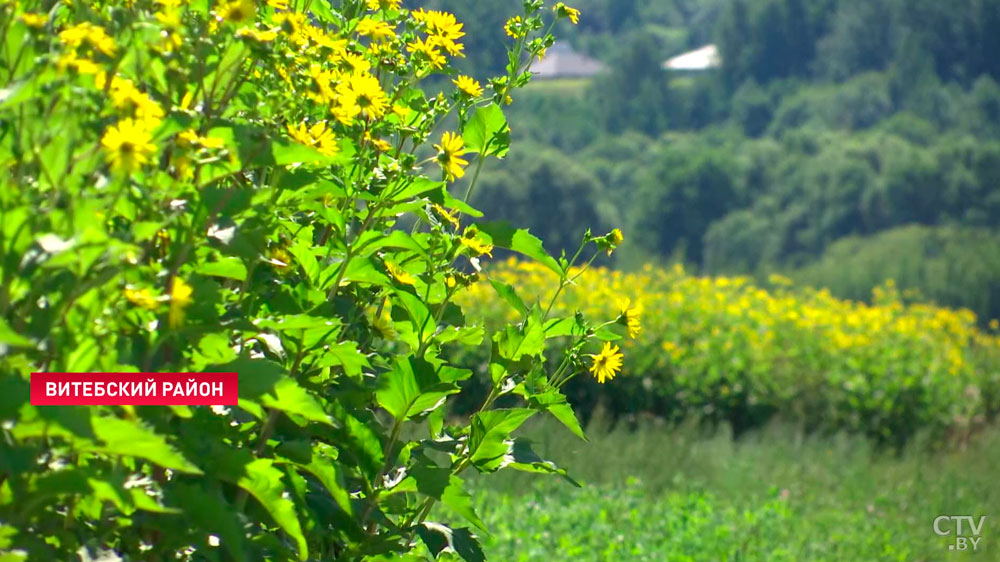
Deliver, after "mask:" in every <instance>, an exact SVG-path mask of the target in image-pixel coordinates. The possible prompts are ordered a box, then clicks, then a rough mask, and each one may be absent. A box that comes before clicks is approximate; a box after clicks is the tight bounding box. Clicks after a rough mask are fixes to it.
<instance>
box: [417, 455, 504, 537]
mask: <svg viewBox="0 0 1000 562" xmlns="http://www.w3.org/2000/svg"><path fill="white" fill-rule="evenodd" d="M406 480H408V481H409V482H406V481H404V482H401V483H400V484H399V486H400V487H401V488H402V489H405V490H408V491H409V490H411V489H412V488H413V487H414V486H415V488H416V491H418V492H420V493H421V494H424V495H425V496H430V497H432V498H434V499H436V500H439V501H440V502H441V503H443V504H444V505H446V506H448V507H449V508H450V509H451V510H453V511H454V512H455V513H457V514H459V515H461V516H462V517H464V518H465V519H467V520H468V521H469V522H470V523H472V524H473V525H475V526H476V527H479V528H480V529H482V530H483V532H486V525H485V524H484V523H483V522H482V520H481V519H480V518H479V516H478V515H476V511H475V510H474V509H473V507H472V496H470V495H469V493H468V492H466V491H465V488H464V482H463V481H462V479H461V478H459V477H458V476H456V475H454V474H452V473H451V469H450V468H446V467H438V466H434V465H431V464H427V463H419V464H417V465H416V466H414V467H413V468H412V469H411V470H410V474H409V476H407V478H406Z"/></svg>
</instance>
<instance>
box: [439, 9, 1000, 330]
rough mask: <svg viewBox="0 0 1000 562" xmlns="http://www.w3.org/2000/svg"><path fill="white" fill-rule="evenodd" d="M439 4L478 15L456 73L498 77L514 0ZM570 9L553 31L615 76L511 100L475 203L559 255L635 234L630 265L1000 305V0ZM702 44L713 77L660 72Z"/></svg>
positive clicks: (548, 87)
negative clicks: (890, 282) (505, 147)
mask: <svg viewBox="0 0 1000 562" xmlns="http://www.w3.org/2000/svg"><path fill="white" fill-rule="evenodd" d="M431 4H433V5H435V6H436V7H440V8H443V9H448V10H452V11H454V12H455V13H456V14H458V16H459V18H460V19H461V20H462V21H464V22H467V23H466V27H467V31H468V37H469V41H468V42H467V44H466V57H465V59H463V60H462V61H461V62H460V63H459V64H460V65H462V64H464V65H467V68H470V69H471V68H476V69H479V70H480V71H482V70H483V69H492V70H494V71H496V70H501V69H502V68H503V66H504V65H505V64H506V62H507V61H506V60H505V59H504V58H502V57H497V56H496V53H497V52H499V51H497V49H495V48H492V47H493V46H495V45H496V44H497V43H499V42H500V41H502V39H503V31H502V29H503V23H504V20H505V17H506V16H505V15H506V14H509V13H510V11H511V9H512V7H516V6H517V4H518V0H500V1H496V2H468V1H467V0H436V1H435V2H432V3H431ZM577 4H578V7H579V8H580V9H581V10H582V16H581V19H580V23H579V25H578V26H575V27H574V26H571V25H569V23H568V22H564V24H565V28H564V29H559V30H558V31H559V36H560V37H562V38H566V39H567V40H568V41H569V42H570V43H571V44H572V46H573V47H574V49H576V50H577V51H580V52H583V53H586V54H587V55H589V56H591V57H593V58H595V59H598V60H600V61H602V62H603V63H604V64H605V67H606V69H607V70H606V71H605V72H604V73H602V74H599V75H597V76H595V77H593V78H591V79H587V80H578V79H577V80H560V79H555V80H538V81H536V82H535V83H534V84H533V85H532V86H531V87H530V88H528V89H527V90H526V91H524V92H521V93H520V94H519V95H518V97H517V100H516V102H517V103H514V104H513V105H512V106H511V108H510V111H511V116H510V122H511V126H512V129H513V135H514V137H515V139H516V140H517V142H516V143H515V148H514V149H513V150H512V151H511V153H510V156H509V159H510V160H513V161H514V162H513V163H511V162H507V163H494V164H493V165H491V166H488V167H487V169H486V170H485V172H484V177H483V179H482V181H481V183H482V185H481V186H479V187H477V192H476V194H475V197H474V199H475V201H474V202H475V203H476V204H477V205H479V206H480V207H481V208H484V209H488V210H490V212H491V213H492V214H494V215H495V216H497V217H500V216H503V217H513V218H515V219H516V220H517V221H518V222H520V223H521V224H522V225H524V226H528V227H530V228H531V230H532V231H533V232H535V233H537V234H538V235H539V236H540V237H541V238H542V239H544V240H546V243H547V244H548V245H549V246H550V247H551V249H553V250H554V251H557V252H558V251H559V250H560V249H566V248H569V247H570V246H571V245H572V244H573V243H574V241H575V240H576V239H577V238H578V236H579V235H580V233H581V232H582V231H583V230H584V229H585V228H587V227H593V226H595V225H598V226H599V227H606V226H611V225H619V224H623V225H625V227H626V234H627V235H628V236H629V237H630V239H631V241H632V242H633V243H632V244H630V245H629V247H628V248H627V250H626V251H623V252H622V253H621V255H620V256H617V257H616V260H617V261H616V263H615V264H614V265H616V266H617V267H620V268H623V269H634V268H635V267H637V266H639V265H641V264H643V263H649V262H652V263H667V262H673V261H681V262H683V263H684V264H685V265H686V266H687V267H688V268H689V269H690V270H692V271H697V272H700V273H703V274H750V275H756V276H758V277H759V278H764V277H766V275H768V274H770V273H773V272H780V273H783V274H785V275H788V276H790V277H792V278H793V279H796V280H797V281H803V282H807V283H810V284H815V285H820V286H826V287H829V288H830V289H831V291H833V293H834V294H836V295H837V296H842V297H846V298H852V299H866V298H868V297H870V294H871V289H872V287H873V286H874V285H877V284H878V283H880V282H882V281H883V280H885V279H887V278H893V279H895V280H896V281H897V282H898V283H899V285H900V286H901V287H902V288H904V289H907V290H908V291H909V292H908V293H907V294H908V295H911V296H912V297H913V298H918V299H921V300H931V301H935V302H937V303H939V304H943V305H948V306H962V307H969V308H971V309H972V310H973V311H975V312H976V313H977V314H978V316H979V318H980V321H981V322H982V323H984V324H985V323H986V322H988V321H989V320H990V319H992V318H996V317H1000V252H998V249H1000V234H998V231H997V229H996V226H997V224H998V218H1000V86H998V81H1000V58H997V57H996V56H995V55H996V53H1000V0H956V1H953V2H940V1H935V0H817V1H807V0H656V1H644V2H640V1H638V0H582V1H580V2H578V3H577ZM706 44H715V45H717V47H718V49H719V53H720V56H721V59H722V65H721V67H720V68H718V69H713V70H709V71H703V72H686V73H678V72H668V71H664V70H663V69H662V67H661V65H662V63H663V61H665V60H666V59H668V58H670V57H672V56H675V55H678V54H680V53H683V52H686V51H689V50H693V49H696V48H699V47H702V46H704V45H706ZM506 164H513V165H506ZM595 230H596V229H595Z"/></svg>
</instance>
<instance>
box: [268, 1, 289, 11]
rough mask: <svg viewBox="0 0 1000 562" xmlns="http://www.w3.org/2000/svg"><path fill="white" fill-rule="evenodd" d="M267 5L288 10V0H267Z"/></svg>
mask: <svg viewBox="0 0 1000 562" xmlns="http://www.w3.org/2000/svg"><path fill="white" fill-rule="evenodd" d="M267 5H268V6H270V7H272V8H274V9H275V10H287V9H288V0H267Z"/></svg>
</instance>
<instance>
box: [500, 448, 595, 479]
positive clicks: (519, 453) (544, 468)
mask: <svg viewBox="0 0 1000 562" xmlns="http://www.w3.org/2000/svg"><path fill="white" fill-rule="evenodd" d="M509 459H510V462H509V463H507V464H506V465H505V467H508V468H513V469H515V470H520V471H523V472H535V473H541V474H556V475H559V476H562V477H563V478H565V479H566V481H567V482H569V483H570V484H573V485H574V486H576V487H577V488H580V487H581V486H580V483H579V482H577V481H576V480H574V479H573V478H572V477H570V475H569V474H568V473H567V472H566V470H565V469H562V468H559V467H557V466H556V465H555V463H553V462H552V461H547V460H544V459H542V458H541V457H539V456H538V455H537V454H536V453H535V451H533V450H532V449H531V442H529V441H528V440H526V439H515V440H514V443H513V445H512V446H511V448H510V453H509Z"/></svg>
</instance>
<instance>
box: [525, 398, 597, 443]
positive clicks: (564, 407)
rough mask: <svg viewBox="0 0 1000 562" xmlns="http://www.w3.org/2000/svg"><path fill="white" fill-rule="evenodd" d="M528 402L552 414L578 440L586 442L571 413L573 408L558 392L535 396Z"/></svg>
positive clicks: (578, 422) (576, 420)
mask: <svg viewBox="0 0 1000 562" xmlns="http://www.w3.org/2000/svg"><path fill="white" fill-rule="evenodd" d="M528 402H529V403H530V404H531V405H532V406H534V407H536V408H538V409H540V410H545V411H546V412H548V413H550V414H552V416H553V417H555V418H556V419H557V420H559V421H560V422H561V423H562V424H563V425H564V426H566V428H567V429H569V430H570V431H572V432H573V435H576V436H577V437H579V438H580V439H583V440H584V441H587V436H586V435H585V434H584V432H583V428H582V427H580V420H578V419H576V413H575V412H573V407H572V406H570V405H569V403H568V402H567V401H566V397H565V396H563V394H562V393H561V392H559V391H558V390H550V391H548V392H546V393H544V394H536V395H534V396H531V397H529V398H528Z"/></svg>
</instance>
